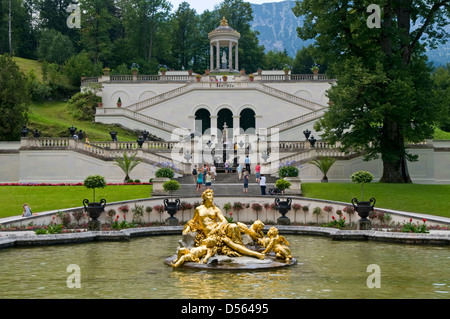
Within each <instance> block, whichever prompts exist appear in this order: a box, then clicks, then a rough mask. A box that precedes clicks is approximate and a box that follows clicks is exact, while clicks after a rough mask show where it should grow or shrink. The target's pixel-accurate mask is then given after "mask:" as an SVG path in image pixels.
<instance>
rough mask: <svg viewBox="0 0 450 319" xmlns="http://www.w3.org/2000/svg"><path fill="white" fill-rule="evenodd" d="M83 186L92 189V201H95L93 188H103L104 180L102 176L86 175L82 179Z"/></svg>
mask: <svg viewBox="0 0 450 319" xmlns="http://www.w3.org/2000/svg"><path fill="white" fill-rule="evenodd" d="M84 187H86V188H89V189H92V190H93V191H94V202H95V189H96V188H105V187H106V180H105V178H104V177H103V176H100V175H91V176H88V177H86V179H85V180H84Z"/></svg>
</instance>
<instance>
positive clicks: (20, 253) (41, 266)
mask: <svg viewBox="0 0 450 319" xmlns="http://www.w3.org/2000/svg"><path fill="white" fill-rule="evenodd" d="M286 237H287V238H288V240H289V241H290V243H291V250H292V252H293V255H294V257H296V258H297V259H298V265H296V266H293V267H288V268H284V269H281V270H275V271H256V272H252V271H239V272H226V271H220V272H213V271H210V272H207V271H204V270H202V271H199V270H183V269H179V270H173V269H172V268H171V267H169V266H167V265H164V263H163V262H164V259H165V258H166V257H168V256H170V255H172V254H173V253H175V251H176V247H177V242H178V240H179V239H180V238H179V236H160V237H147V238H139V239H132V240H131V241H129V242H100V243H89V244H80V245H69V246H68V245H64V246H49V247H33V248H14V249H6V250H2V251H0V298H3V299H5V298H138V299H139V298H145V299H152V298H158V299H160V298H163V299H166V298H176V299H179V298H190V299H196V298H260V299H269V298H308V299H320V298H353V299H358V298H427V299H431V298H441V299H449V298H450V267H449V265H450V249H449V248H448V247H434V246H413V245H397V244H386V243H375V242H358V241H349V242H342V241H339V242H334V241H331V240H330V239H329V238H324V237H311V236H294V235H288V236H286ZM71 264H76V265H78V266H79V267H80V275H81V276H80V283H81V288H68V285H67V278H68V277H69V276H70V275H71V274H72V273H71V272H68V271H67V267H68V266H69V265H71ZM371 264H376V265H378V266H379V267H380V268H379V269H380V273H381V277H380V284H381V287H380V288H368V286H367V279H368V277H369V276H370V275H371V274H372V273H371V272H367V267H368V266H369V265H371Z"/></svg>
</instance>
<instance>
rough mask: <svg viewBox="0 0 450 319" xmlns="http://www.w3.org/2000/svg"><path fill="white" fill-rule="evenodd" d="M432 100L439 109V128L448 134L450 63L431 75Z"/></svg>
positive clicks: (449, 125)
mask: <svg viewBox="0 0 450 319" xmlns="http://www.w3.org/2000/svg"><path fill="white" fill-rule="evenodd" d="M432 79H433V83H434V88H433V93H434V99H435V100H436V103H437V104H438V105H439V106H440V107H441V110H440V112H439V114H440V121H439V127H440V128H441V129H442V130H444V131H446V132H450V63H447V65H445V66H440V67H439V68H437V69H436V70H435V71H434V73H433V75H432Z"/></svg>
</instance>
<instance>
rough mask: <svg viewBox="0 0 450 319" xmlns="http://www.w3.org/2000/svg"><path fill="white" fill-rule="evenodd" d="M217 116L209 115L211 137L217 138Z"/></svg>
mask: <svg viewBox="0 0 450 319" xmlns="http://www.w3.org/2000/svg"><path fill="white" fill-rule="evenodd" d="M217 118H218V116H217V115H211V116H210V119H211V136H212V135H214V136H216V137H217V134H218V129H217Z"/></svg>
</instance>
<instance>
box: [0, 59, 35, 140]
mask: <svg viewBox="0 0 450 319" xmlns="http://www.w3.org/2000/svg"><path fill="white" fill-rule="evenodd" d="M29 101H30V99H29V95H28V91H27V87H26V79H25V76H24V75H23V73H21V72H20V70H19V67H18V66H17V64H16V63H15V62H14V60H13V59H12V58H11V57H9V56H8V55H3V56H0V141H14V140H18V139H19V138H20V130H21V128H22V126H23V125H26V123H27V113H26V112H27V111H28V104H29Z"/></svg>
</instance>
